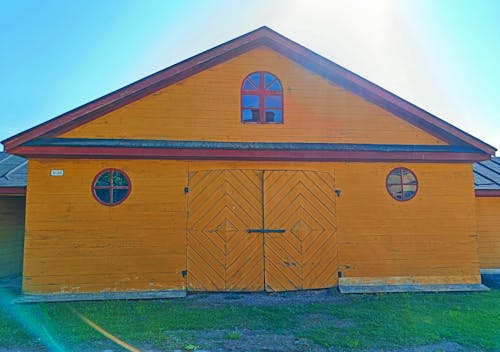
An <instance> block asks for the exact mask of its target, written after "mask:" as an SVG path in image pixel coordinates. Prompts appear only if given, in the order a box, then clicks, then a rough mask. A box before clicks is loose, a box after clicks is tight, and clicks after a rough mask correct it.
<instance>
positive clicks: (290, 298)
mask: <svg viewBox="0 0 500 352" xmlns="http://www.w3.org/2000/svg"><path fill="white" fill-rule="evenodd" d="M19 280H20V279H19V278H10V279H9V280H2V282H0V286H3V287H9V288H14V287H19V283H20V281H19ZM488 280H489V283H490V284H492V285H493V286H495V285H497V284H498V287H500V275H499V276H498V277H491V278H488ZM371 297H372V296H370V295H367V296H366V299H368V300H369V299H372V298H371ZM186 300H188V301H189V302H190V304H191V305H192V306H193V307H200V308H206V307H223V306H229V305H230V306H279V305H290V304H308V303H326V302H337V303H342V302H343V301H346V303H347V302H348V299H347V296H345V295H342V294H340V293H338V291H337V290H336V289H325V290H312V291H299V292H284V293H273V294H269V293H194V294H190V295H188V296H187V297H186ZM332 319H334V321H332ZM306 320H307V321H305V322H304V324H306V325H307V326H310V327H313V326H315V325H316V324H317V326H321V324H324V322H325V320H326V321H328V323H329V324H330V325H332V324H333V325H334V326H338V327H351V326H352V327H355V326H356V323H355V322H354V321H351V320H349V319H338V318H332V317H331V316H327V315H323V314H310V315H309V316H308V317H307V319H306ZM182 336H189V341H190V344H191V346H186V347H188V348H187V349H182V350H181V349H178V346H179V345H182V344H180V342H182V341H181V339H182ZM165 337H166V341H167V344H166V346H165V348H164V349H162V350H158V349H153V348H151V347H150V346H148V345H147V343H146V342H145V343H143V344H141V345H139V346H135V347H136V348H137V349H138V350H139V351H144V352H160V351H168V352H185V351H189V350H190V349H189V347H191V348H192V349H191V350H192V351H197V352H240V351H241V352H253V351H259V352H301V351H303V352H306V351H310V352H324V351H342V350H339V349H335V348H326V347H323V346H320V345H316V344H314V343H312V342H311V341H310V340H308V339H304V338H297V337H296V336H294V335H293V334H292V333H290V334H286V333H285V334H278V333H272V332H269V331H267V330H262V331H256V330H249V329H238V330H234V329H221V330H189V331H186V330H178V331H175V330H174V331H172V330H171V331H165ZM41 351H46V350H45V349H43V348H40V349H36V348H35V349H33V348H31V349H24V348H23V347H19V348H14V349H5V348H2V347H1V346H0V352H41ZM75 351H82V352H120V351H126V349H124V348H121V347H118V346H117V345H116V344H114V343H111V342H109V341H103V343H102V347H97V348H95V347H94V348H92V349H87V348H85V347H80V348H78V349H76V350H75ZM356 351H359V352H379V351H380V352H382V351H384V352H455V351H458V352H476V351H481V350H479V349H470V348H465V347H464V346H461V345H459V344H457V343H454V342H447V341H443V342H440V343H437V344H432V345H425V346H416V347H406V348H399V349H368V350H356ZM49 352H52V351H49ZM58 352H59V351H58Z"/></svg>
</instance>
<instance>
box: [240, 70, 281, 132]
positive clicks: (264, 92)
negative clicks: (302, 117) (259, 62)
mask: <svg viewBox="0 0 500 352" xmlns="http://www.w3.org/2000/svg"><path fill="white" fill-rule="evenodd" d="M256 73H258V74H259V78H260V79H259V87H258V88H257V89H255V90H249V89H243V87H244V86H245V83H246V81H247V80H248V79H249V78H250V76H253V75H255V74H256ZM265 74H268V75H271V76H272V77H273V78H274V80H273V81H272V82H271V84H269V86H271V85H272V84H273V83H274V82H275V81H277V82H278V83H279V85H280V87H281V89H280V90H279V91H278V90H268V89H266V86H265V81H264V75H265ZM251 82H252V85H253V81H251ZM244 95H257V96H259V120H258V121H244V120H243V110H245V109H250V107H244V106H243V96H244ZM267 96H279V97H281V106H280V107H279V108H274V107H273V108H268V110H280V111H281V122H266V107H265V104H264V101H265V98H266V97H267ZM283 105H284V104H283V85H282V84H281V81H280V79H279V78H278V77H277V76H276V75H274V74H272V73H271V72H267V71H256V72H252V73H250V74H249V75H247V76H246V77H245V79H244V80H243V83H242V84H241V94H240V107H241V113H240V115H241V123H244V124H247V123H253V124H273V125H278V124H283V123H284V120H285V117H284V112H283Z"/></svg>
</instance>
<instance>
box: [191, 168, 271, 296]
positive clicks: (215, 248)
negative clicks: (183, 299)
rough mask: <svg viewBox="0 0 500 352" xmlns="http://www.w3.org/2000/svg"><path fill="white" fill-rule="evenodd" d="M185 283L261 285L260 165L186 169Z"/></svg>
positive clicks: (199, 287) (197, 287) (206, 287)
mask: <svg viewBox="0 0 500 352" xmlns="http://www.w3.org/2000/svg"><path fill="white" fill-rule="evenodd" d="M189 195H190V196H189V206H188V209H189V210H188V211H189V213H188V231H187V236H188V248H187V269H188V279H187V286H188V289H190V290H193V291H262V290H264V244H263V237H262V235H261V234H249V233H247V229H249V228H261V227H262V171H254V170H214V171H196V172H191V173H190V174H189Z"/></svg>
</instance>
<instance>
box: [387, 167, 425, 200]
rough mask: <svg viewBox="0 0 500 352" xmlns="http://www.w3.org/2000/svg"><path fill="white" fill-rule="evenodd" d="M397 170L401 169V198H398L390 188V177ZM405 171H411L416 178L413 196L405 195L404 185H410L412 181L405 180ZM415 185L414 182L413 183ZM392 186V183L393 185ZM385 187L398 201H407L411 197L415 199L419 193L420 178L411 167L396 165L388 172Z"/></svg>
mask: <svg viewBox="0 0 500 352" xmlns="http://www.w3.org/2000/svg"><path fill="white" fill-rule="evenodd" d="M395 171H399V179H400V182H401V199H398V198H396V197H395V196H394V195H393V194H392V193H391V191H390V190H389V177H390V176H391V175H392V174H393V173H394V172H395ZM403 171H407V172H409V173H410V174H411V175H412V176H413V177H414V178H415V192H413V194H412V195H411V197H405V192H404V186H408V185H410V183H405V182H404V180H403ZM411 185H413V184H411ZM391 186H392V185H391ZM385 188H386V189H387V193H389V195H390V196H391V197H392V198H393V199H395V200H397V201H398V202H406V201H408V200H410V199H413V198H414V197H415V196H416V195H417V192H418V178H417V175H415V173H414V172H413V171H411V170H410V169H408V168H406V167H396V168H394V169H392V170H391V171H390V172H389V173H388V174H387V177H386V179H385Z"/></svg>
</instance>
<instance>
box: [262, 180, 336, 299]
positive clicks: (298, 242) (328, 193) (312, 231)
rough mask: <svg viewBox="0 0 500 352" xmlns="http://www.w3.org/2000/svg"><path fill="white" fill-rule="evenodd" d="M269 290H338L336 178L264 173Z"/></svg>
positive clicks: (267, 283)
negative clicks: (277, 230)
mask: <svg viewBox="0 0 500 352" xmlns="http://www.w3.org/2000/svg"><path fill="white" fill-rule="evenodd" d="M264 225H265V228H269V229H284V230H285V232H284V233H281V234H274V233H272V234H266V238H265V255H266V262H265V268H266V277H265V282H266V290H268V291H286V290H299V289H314V288H324V287H331V286H334V285H336V284H337V247H336V236H335V232H336V228H335V198H334V192H333V178H332V176H331V175H330V174H328V173H322V172H313V171H265V172H264Z"/></svg>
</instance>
